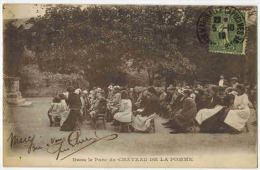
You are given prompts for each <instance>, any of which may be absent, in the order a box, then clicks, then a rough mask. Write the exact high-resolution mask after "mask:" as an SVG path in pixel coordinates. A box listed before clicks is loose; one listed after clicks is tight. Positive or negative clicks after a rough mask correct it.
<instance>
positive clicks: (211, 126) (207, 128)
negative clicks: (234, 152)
mask: <svg viewBox="0 0 260 170" xmlns="http://www.w3.org/2000/svg"><path fill="white" fill-rule="evenodd" d="M228 110H229V109H227V108H226V107H224V108H222V109H221V110H220V111H218V112H217V113H215V114H214V115H213V116H211V117H209V118H208V119H206V120H204V121H203V122H202V123H201V124H200V131H201V132H203V133H218V132H220V131H219V129H220V128H221V127H222V128H223V127H225V125H224V122H223V121H224V119H225V118H226V116H227V111H228ZM225 128H226V127H225Z"/></svg>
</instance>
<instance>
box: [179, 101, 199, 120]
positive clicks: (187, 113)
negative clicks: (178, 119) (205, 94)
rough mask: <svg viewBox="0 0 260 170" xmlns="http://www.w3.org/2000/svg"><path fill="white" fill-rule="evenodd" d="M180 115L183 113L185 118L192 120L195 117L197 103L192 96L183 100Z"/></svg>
mask: <svg viewBox="0 0 260 170" xmlns="http://www.w3.org/2000/svg"><path fill="white" fill-rule="evenodd" d="M178 114H179V115H182V116H183V118H184V119H185V120H187V121H188V120H190V119H192V118H194V117H195V116H196V114H197V108H196V103H195V101H194V100H193V99H191V98H186V99H184V100H183V103H182V109H181V110H180V111H179V112H178Z"/></svg>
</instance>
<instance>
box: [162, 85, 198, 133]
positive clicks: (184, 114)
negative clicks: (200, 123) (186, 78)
mask: <svg viewBox="0 0 260 170" xmlns="http://www.w3.org/2000/svg"><path fill="white" fill-rule="evenodd" d="M183 93H184V99H183V104H182V107H181V109H180V110H179V111H178V112H177V113H176V114H175V115H174V116H173V118H172V119H171V120H170V122H169V123H167V124H166V125H165V126H166V127H168V128H172V131H171V132H170V133H171V134H176V133H186V132H188V128H189V127H190V126H191V122H192V121H193V120H194V118H195V115H196V113H197V108H196V103H195V101H194V100H193V99H192V98H191V97H190V95H191V90H188V89H185V90H184V91H183Z"/></svg>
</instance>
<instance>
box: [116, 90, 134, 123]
mask: <svg viewBox="0 0 260 170" xmlns="http://www.w3.org/2000/svg"><path fill="white" fill-rule="evenodd" d="M119 104H120V107H119V110H118V112H117V113H115V115H114V119H115V120H117V121H119V122H124V123H130V122H132V114H133V113H132V101H131V100H130V99H129V97H128V93H127V91H126V90H123V91H121V100H120V103H119Z"/></svg>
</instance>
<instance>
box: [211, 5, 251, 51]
mask: <svg viewBox="0 0 260 170" xmlns="http://www.w3.org/2000/svg"><path fill="white" fill-rule="evenodd" d="M246 17H247V13H246V12H243V11H238V10H237V9H236V8H235V7H229V8H215V9H213V11H212V15H211V28H210V43H209V51H210V52H217V53H230V54H242V55H243V54H245V46H246Z"/></svg>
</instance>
